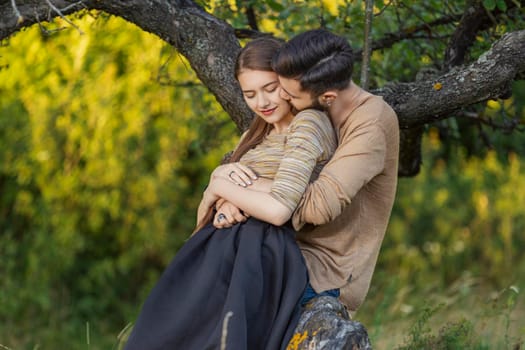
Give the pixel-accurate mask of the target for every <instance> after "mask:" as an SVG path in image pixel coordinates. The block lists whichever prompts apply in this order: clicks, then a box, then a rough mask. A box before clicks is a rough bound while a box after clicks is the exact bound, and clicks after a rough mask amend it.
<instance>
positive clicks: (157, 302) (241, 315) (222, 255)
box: [125, 218, 308, 350]
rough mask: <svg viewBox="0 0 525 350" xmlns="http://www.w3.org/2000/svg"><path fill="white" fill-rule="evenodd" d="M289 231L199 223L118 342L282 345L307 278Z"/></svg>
mask: <svg viewBox="0 0 525 350" xmlns="http://www.w3.org/2000/svg"><path fill="white" fill-rule="evenodd" d="M294 235H295V233H294V231H293V230H292V229H291V228H289V227H287V226H282V227H277V226H274V225H271V224H268V223H265V222H262V221H259V220H257V219H254V218H250V219H248V220H247V221H246V222H245V223H241V224H237V225H235V226H233V227H232V228H229V229H216V228H214V227H213V226H212V225H208V226H206V227H204V228H203V229H202V230H200V231H199V232H197V233H196V234H195V235H193V237H191V238H190V239H189V240H188V241H187V242H186V244H185V245H184V246H183V247H182V248H181V249H180V250H179V252H178V253H177V255H176V256H175V258H174V259H173V261H172V262H171V264H170V265H169V266H168V268H167V269H166V271H164V273H163V275H162V276H161V278H160V280H159V282H158V283H157V285H156V286H155V287H154V288H153V290H152V291H151V293H150V295H149V296H148V298H147V300H146V302H145V303H144V305H143V306H142V310H141V313H140V315H139V317H138V319H137V322H136V324H135V326H134V328H133V331H132V333H131V335H130V337H129V340H128V342H127V344H126V347H125V350H157V349H184V350H206V349H213V350H215V349H220V350H222V349H225V350H257V349H264V350H277V349H285V348H286V346H287V344H288V341H289V340H290V338H291V336H292V334H293V331H294V328H295V326H296V325H297V322H298V320H299V316H300V306H299V302H300V298H301V296H302V294H303V291H304V289H305V286H306V284H307V281H308V277H307V270H306V266H305V263H304V260H303V257H302V255H301V252H300V250H299V247H298V246H297V243H296V242H295V237H294Z"/></svg>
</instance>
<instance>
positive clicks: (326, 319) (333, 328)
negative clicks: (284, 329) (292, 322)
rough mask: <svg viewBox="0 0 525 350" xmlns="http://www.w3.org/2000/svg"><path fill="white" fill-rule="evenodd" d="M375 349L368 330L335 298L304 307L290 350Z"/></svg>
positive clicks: (317, 301)
mask: <svg viewBox="0 0 525 350" xmlns="http://www.w3.org/2000/svg"><path fill="white" fill-rule="evenodd" d="M321 349H322V350H372V346H371V344H370V340H369V339H368V333H367V331H366V329H365V327H364V326H363V325H362V324H361V323H360V322H357V321H353V320H352V319H351V318H350V316H349V315H348V312H347V311H346V309H345V307H344V306H343V304H341V303H340V302H339V301H338V300H337V299H336V298H334V297H330V296H322V297H317V298H314V299H312V300H311V301H310V302H309V303H308V304H307V305H306V306H305V308H304V310H303V312H302V314H301V318H300V320H299V324H298V325H297V327H296V329H295V332H294V335H293V337H292V339H291V340H290V343H289V344H288V347H287V350H321Z"/></svg>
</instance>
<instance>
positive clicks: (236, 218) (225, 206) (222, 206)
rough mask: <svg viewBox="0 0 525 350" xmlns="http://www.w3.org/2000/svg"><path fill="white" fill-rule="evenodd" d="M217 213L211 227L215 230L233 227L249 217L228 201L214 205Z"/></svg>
mask: <svg viewBox="0 0 525 350" xmlns="http://www.w3.org/2000/svg"><path fill="white" fill-rule="evenodd" d="M215 209H216V210H217V212H216V213H215V217H214V218H213V226H215V227H216V228H228V227H232V226H233V225H235V224H237V223H239V222H244V221H246V219H248V217H249V215H247V214H245V213H243V212H242V210H240V209H239V208H237V207H236V206H235V205H233V204H232V203H230V202H228V201H219V202H218V203H217V205H216V208H215Z"/></svg>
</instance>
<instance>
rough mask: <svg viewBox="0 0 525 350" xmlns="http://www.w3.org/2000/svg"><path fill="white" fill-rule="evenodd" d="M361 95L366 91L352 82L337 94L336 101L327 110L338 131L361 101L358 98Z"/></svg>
mask: <svg viewBox="0 0 525 350" xmlns="http://www.w3.org/2000/svg"><path fill="white" fill-rule="evenodd" d="M363 93H366V91H365V90H363V89H361V88H360V87H359V86H357V85H356V84H354V83H353V82H352V81H350V84H348V87H347V88H346V89H344V90H339V91H338V92H337V99H336V100H335V102H334V103H333V105H332V106H331V107H330V110H329V113H330V117H331V119H332V123H333V125H334V128H336V129H339V128H340V127H341V125H342V124H343V123H344V122H345V121H346V119H347V118H348V115H350V113H352V111H353V110H354V109H355V108H356V107H357V105H358V104H359V103H360V100H361V99H360V98H358V97H359V96H360V95H362V94H363Z"/></svg>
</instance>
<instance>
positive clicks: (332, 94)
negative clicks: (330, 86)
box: [319, 90, 337, 106]
mask: <svg viewBox="0 0 525 350" xmlns="http://www.w3.org/2000/svg"><path fill="white" fill-rule="evenodd" d="M336 98H337V91H335V90H329V91H326V92H324V93H323V94H322V95H321V96H319V103H321V104H322V105H323V106H330V105H331V104H332V103H333V102H334V101H335V99H336Z"/></svg>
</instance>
